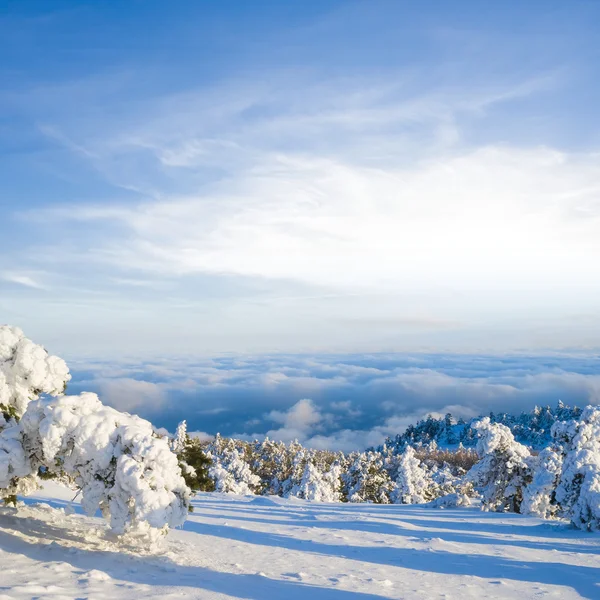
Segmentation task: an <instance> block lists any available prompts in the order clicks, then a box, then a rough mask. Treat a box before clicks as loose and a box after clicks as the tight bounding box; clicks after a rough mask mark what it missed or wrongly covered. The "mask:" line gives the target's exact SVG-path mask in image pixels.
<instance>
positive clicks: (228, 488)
mask: <svg viewBox="0 0 600 600" xmlns="http://www.w3.org/2000/svg"><path fill="white" fill-rule="evenodd" d="M212 460H213V464H212V466H211V467H210V469H209V471H208V472H209V475H210V477H211V478H212V479H213V481H214V483H215V490H216V491H217V492H223V493H229V494H239V495H242V496H247V495H253V494H255V493H256V491H257V490H258V488H259V486H260V477H258V476H257V475H255V474H254V473H252V470H251V469H250V465H249V464H248V463H247V462H246V461H245V460H244V458H243V457H242V455H241V454H240V452H239V451H238V450H237V449H234V450H225V451H224V452H223V453H222V454H221V455H220V456H216V455H214V456H213V457H212Z"/></svg>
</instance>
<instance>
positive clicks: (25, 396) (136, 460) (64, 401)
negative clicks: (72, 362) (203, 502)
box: [0, 326, 190, 533]
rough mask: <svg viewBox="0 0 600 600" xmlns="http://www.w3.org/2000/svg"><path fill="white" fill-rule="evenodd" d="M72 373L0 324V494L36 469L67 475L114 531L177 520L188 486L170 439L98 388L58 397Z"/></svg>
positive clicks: (30, 479)
mask: <svg viewBox="0 0 600 600" xmlns="http://www.w3.org/2000/svg"><path fill="white" fill-rule="evenodd" d="M69 378H70V375H69V371H68V368H67V366H66V364H65V363H64V361H63V360H62V359H60V358H57V357H55V356H49V355H48V353H47V352H46V351H45V350H44V349H43V348H42V347H41V346H38V345H36V344H34V343H33V342H32V341H31V340H29V339H27V338H25V337H24V335H23V333H22V332H21V331H20V330H19V329H16V328H12V327H7V326H3V327H0V400H1V405H2V406H1V407H0V408H1V409H2V416H1V417H0V495H1V496H2V497H4V498H9V499H11V500H13V501H14V499H15V498H14V497H15V495H16V494H26V493H28V492H30V491H32V490H33V489H36V487H37V485H38V484H37V476H38V474H40V473H44V475H45V476H48V475H51V474H64V473H66V474H67V475H69V476H70V477H71V478H72V481H73V483H74V485H75V486H76V487H78V488H79V489H80V491H81V493H82V506H83V508H84V510H85V512H86V513H87V514H90V515H92V514H94V513H95V512H96V510H98V509H100V510H101V511H102V513H103V515H104V516H105V517H106V518H107V519H108V520H109V522H110V526H111V528H112V529H113V530H114V531H115V532H117V533H124V532H125V531H128V530H130V529H132V528H138V527H141V526H143V527H152V528H156V529H165V530H166V528H167V527H175V526H178V525H181V524H182V523H183V522H184V520H185V518H186V515H187V512H188V507H189V493H190V492H189V489H188V488H187V486H186V484H185V481H184V480H183V478H182V476H181V471H180V468H179V465H178V460H177V457H176V456H175V454H173V452H171V450H170V448H169V443H168V440H167V439H166V438H161V437H159V436H158V435H157V434H156V433H155V431H154V429H153V427H152V425H151V424H150V423H149V422H148V421H145V420H144V419H141V418H139V417H136V416H132V415H129V414H126V413H121V412H119V411H117V410H115V409H113V408H110V407H107V406H104V405H103V404H102V403H101V402H100V400H99V399H98V397H97V396H96V395H95V394H91V393H83V394H81V395H79V396H65V395H63V392H64V390H65V384H66V382H67V381H68V380H69ZM42 394H44V395H45V396H44V397H43V398H40V395H42Z"/></svg>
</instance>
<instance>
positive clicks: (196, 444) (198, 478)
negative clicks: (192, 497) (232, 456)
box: [177, 435, 215, 492]
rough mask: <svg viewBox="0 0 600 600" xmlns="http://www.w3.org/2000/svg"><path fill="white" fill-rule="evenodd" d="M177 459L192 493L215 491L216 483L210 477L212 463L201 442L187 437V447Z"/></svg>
mask: <svg viewBox="0 0 600 600" xmlns="http://www.w3.org/2000/svg"><path fill="white" fill-rule="evenodd" d="M177 458H178V459H179V466H180V467H181V474H182V475H183V478H184V479H185V483H186V484H187V486H188V487H189V488H190V489H191V490H192V492H213V491H214V489H215V483H214V481H213V480H212V479H211V478H210V477H209V475H208V470H209V468H210V466H211V464H212V461H211V460H210V458H208V456H206V454H205V453H204V452H203V451H202V446H201V442H200V440H199V439H198V438H191V437H190V436H189V435H186V439H185V446H184V448H183V451H182V452H180V453H179V454H178V455H177ZM189 467H191V468H192V469H193V471H191V470H190V469H189Z"/></svg>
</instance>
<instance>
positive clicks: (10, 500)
mask: <svg viewBox="0 0 600 600" xmlns="http://www.w3.org/2000/svg"><path fill="white" fill-rule="evenodd" d="M2 500H4V504H5V505H6V506H10V505H12V506H16V505H17V496H16V494H11V495H10V496H4V498H2Z"/></svg>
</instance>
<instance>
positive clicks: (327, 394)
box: [70, 354, 600, 450]
mask: <svg viewBox="0 0 600 600" xmlns="http://www.w3.org/2000/svg"><path fill="white" fill-rule="evenodd" d="M71 370H72V372H73V375H74V377H73V381H72V383H71V384H70V391H73V392H79V391H82V390H90V391H98V392H99V393H100V394H101V397H102V399H103V400H104V401H105V402H107V403H108V404H111V405H112V406H114V407H115V408H118V409H122V410H129V411H132V412H136V413H139V414H141V415H142V416H144V417H146V418H149V419H151V420H152V421H153V422H154V423H155V424H156V425H157V426H162V427H166V428H168V429H170V430H174V428H175V426H176V424H177V422H178V421H179V420H181V419H186V420H187V421H188V428H189V429H190V430H191V431H199V432H204V433H207V434H210V435H214V434H215V433H217V432H220V433H221V434H222V435H229V436H237V437H244V438H246V439H255V438H257V439H260V438H262V437H264V436H265V435H268V436H269V437H272V438H273V439H282V440H284V441H291V440H292V439H296V438H297V439H299V440H300V441H302V442H303V443H306V444H308V445H310V446H313V447H317V448H332V449H342V450H352V449H358V448H364V447H367V446H371V445H376V444H379V443H381V442H382V441H383V439H384V438H385V437H386V436H388V435H395V434H397V433H401V432H402V431H403V430H404V428H405V427H406V426H407V425H408V424H410V423H414V422H415V421H416V420H417V419H419V418H422V417H423V416H425V415H426V414H430V413H435V414H443V413H445V412H452V413H453V414H454V415H456V416H462V417H465V418H468V417H472V416H476V415H479V414H486V413H487V412H489V411H490V410H493V411H497V412H520V411H521V410H529V409H531V408H533V406H534V405H536V404H537V405H543V404H551V405H555V404H556V402H557V401H558V400H562V401H563V402H565V403H567V404H576V405H585V404H587V403H594V402H600V359H599V358H598V356H597V355H591V354H590V355H584V354H573V355H558V354H556V355H547V356H539V357H526V356H517V355H498V356H473V355H457V354H452V355H448V354H446V355H440V354H412V355H408V354H372V355H329V356H328V355H316V356H306V355H302V356H299V355H278V356H255V357H249V356H230V357H219V358H214V359H205V360H193V359H187V360H186V359H181V358H180V359H163V360H159V361H153V362H140V361H130V362H123V363H119V364H115V363H106V362H100V361H98V362H87V363H84V362H77V361H75V362H72V363H71Z"/></svg>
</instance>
